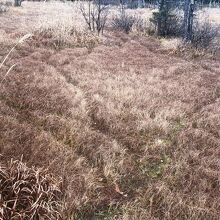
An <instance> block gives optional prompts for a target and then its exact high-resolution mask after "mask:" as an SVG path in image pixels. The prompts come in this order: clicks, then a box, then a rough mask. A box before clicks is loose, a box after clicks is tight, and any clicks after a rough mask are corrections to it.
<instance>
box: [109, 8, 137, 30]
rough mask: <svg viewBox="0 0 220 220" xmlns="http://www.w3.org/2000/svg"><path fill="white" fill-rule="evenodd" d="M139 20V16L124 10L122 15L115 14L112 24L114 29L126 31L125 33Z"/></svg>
mask: <svg viewBox="0 0 220 220" xmlns="http://www.w3.org/2000/svg"><path fill="white" fill-rule="evenodd" d="M137 20H138V19H137V17H135V16H133V15H129V14H126V13H125V12H124V11H123V12H121V13H120V15H118V16H115V17H114V18H113V19H112V26H113V28H114V29H117V30H121V31H124V32H125V33H129V32H130V31H131V29H132V27H133V25H134V24H135V22H136V21H137Z"/></svg>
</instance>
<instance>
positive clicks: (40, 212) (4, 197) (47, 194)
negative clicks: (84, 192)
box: [0, 160, 63, 220]
mask: <svg viewBox="0 0 220 220" xmlns="http://www.w3.org/2000/svg"><path fill="white" fill-rule="evenodd" d="M60 183H61V182H60V181H58V180H56V179H55V178H54V177H53V176H51V175H50V174H48V173H47V171H46V170H43V169H38V168H35V167H32V168H28V167H27V166H26V164H24V163H23V162H21V161H17V160H12V161H11V162H10V163H9V164H7V166H3V165H2V164H0V192H1V193H0V204H1V208H0V219H3V220H4V219H5V220H6V219H60V218H61V212H60V210H61V204H62V202H61V201H62V196H63V193H62V192H61V188H60V186H59V185H60Z"/></svg>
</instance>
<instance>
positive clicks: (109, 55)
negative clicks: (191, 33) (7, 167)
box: [0, 2, 220, 220]
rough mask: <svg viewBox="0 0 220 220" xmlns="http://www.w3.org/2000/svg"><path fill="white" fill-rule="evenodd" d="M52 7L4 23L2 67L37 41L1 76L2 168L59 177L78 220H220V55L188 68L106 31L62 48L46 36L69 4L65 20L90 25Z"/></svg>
mask: <svg viewBox="0 0 220 220" xmlns="http://www.w3.org/2000/svg"><path fill="white" fill-rule="evenodd" d="M56 4H59V6H60V7H57V6H56ZM51 5H52V4H51V3H33V2H32V3H31V2H24V6H23V8H19V9H13V10H10V11H9V12H8V13H6V14H2V15H1V17H0V19H2V21H3V22H1V24H0V26H1V32H0V36H1V37H0V46H1V49H0V56H1V58H2V59H3V57H4V56H5V55H6V54H7V52H8V50H9V49H10V48H11V46H13V45H14V43H15V42H16V41H17V40H18V39H19V38H20V37H21V36H23V35H24V34H26V33H29V32H34V33H35V34H34V36H33V37H32V38H31V39H29V40H28V41H26V42H24V43H23V44H22V45H19V46H18V47H17V48H16V50H14V51H13V53H12V54H11V56H10V57H9V59H8V60H7V62H6V63H5V65H4V66H3V68H2V69H1V70H0V81H1V85H0V154H1V155H2V157H1V159H2V161H4V162H7V161H9V160H10V158H16V159H19V158H21V156H22V155H23V160H24V161H25V162H27V163H28V164H29V165H35V166H39V167H46V168H48V169H49V170H50V171H51V172H52V173H54V174H55V175H57V176H61V177H63V178H64V186H65V191H66V202H67V207H68V208H67V211H69V213H66V214H67V215H69V216H72V218H73V219H143V220H144V219H218V218H219V215H220V213H219V210H220V209H219V208H220V207H219V204H220V201H219V198H220V193H219V192H220V182H219V181H220V180H219V170H220V160H219V154H220V139H219V136H220V58H219V57H216V56H208V55H207V56H203V57H197V58H194V59H189V60H188V59H185V58H183V57H182V56H180V55H177V54H176V53H175V52H174V51H173V49H170V48H166V47H164V46H163V45H162V44H161V41H160V40H158V39H155V38H153V37H149V36H148V37H147V36H137V35H135V34H132V33H131V34H129V35H127V34H124V33H121V32H116V31H111V30H108V31H107V32H105V33H104V36H102V37H101V39H98V38H97V37H96V36H91V35H89V34H88V35H86V34H81V35H80V37H82V36H83V40H82V39H81V38H80V41H79V40H77V41H75V42H77V43H76V44H69V42H70V41H71V39H72V38H70V39H69V38H68V36H67V38H68V44H65V43H63V44H60V42H58V43H59V44H58V46H61V47H58V46H57V39H56V40H55V41H54V39H53V38H52V37H51V35H48V34H44V32H40V31H39V30H42V27H45V26H47V27H48V25H49V26H50V25H51V22H52V23H53V22H54V19H55V18H54V17H51V16H49V14H50V13H52V14H53V15H54V16H55V15H56V14H57V15H58V14H60V13H61V11H63V9H62V7H65V10H66V12H69V14H68V13H66V17H65V16H64V14H62V15H63V16H62V19H63V20H62V19H61V16H60V17H58V16H57V20H59V22H60V21H62V22H64V23H66V22H67V21H69V23H68V24H70V21H71V22H72V21H73V20H75V21H77V22H76V24H74V28H76V26H77V24H78V28H82V27H83V24H82V23H80V22H82V20H81V19H79V18H78V14H75V15H74V14H72V11H71V9H72V8H71V7H70V6H69V5H65V4H64V3H54V4H53V5H55V6H54V9H53V10H49V9H51ZM55 8H56V9H57V11H55ZM216 10H219V9H216ZM212 16H213V19H216V18H215V16H214V13H212ZM55 17H56V16H55ZM59 18H60V19H59ZM77 19H78V20H77ZM218 19H219V18H218ZM218 19H216V21H217V20H218ZM55 20H56V19H55ZM79 24H80V25H79ZM62 30H63V29H59V31H60V32H58V33H62V37H63V36H64V35H63V33H65V31H62ZM65 30H66V29H65ZM57 31H58V29H57ZM76 36H78V35H74V37H76ZM65 42H66V41H65ZM80 42H81V43H82V42H83V43H82V44H80ZM61 43H62V42H61ZM79 45H80V47H79ZM13 64H16V65H15V66H14V68H13V69H12V70H11V71H10V73H9V74H7V75H5V74H6V72H7V70H8V69H9V68H10V67H11V66H12V65H13Z"/></svg>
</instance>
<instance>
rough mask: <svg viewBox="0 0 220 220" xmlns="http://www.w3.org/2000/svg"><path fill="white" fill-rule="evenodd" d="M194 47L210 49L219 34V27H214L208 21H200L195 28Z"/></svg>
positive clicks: (195, 24)
mask: <svg viewBox="0 0 220 220" xmlns="http://www.w3.org/2000/svg"><path fill="white" fill-rule="evenodd" d="M193 29H194V30H193V37H192V42H191V43H192V45H193V46H194V47H195V48H208V47H210V46H211V44H212V43H213V41H214V40H215V39H216V37H217V36H218V34H219V29H220V28H219V27H217V26H214V25H213V24H212V23H211V22H210V21H209V20H208V19H205V20H204V21H202V22H199V21H198V20H197V21H196V22H195V23H194V27H193Z"/></svg>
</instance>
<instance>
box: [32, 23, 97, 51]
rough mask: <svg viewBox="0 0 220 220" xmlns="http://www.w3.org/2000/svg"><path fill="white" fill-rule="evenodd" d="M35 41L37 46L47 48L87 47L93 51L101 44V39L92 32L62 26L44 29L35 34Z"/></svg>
mask: <svg viewBox="0 0 220 220" xmlns="http://www.w3.org/2000/svg"><path fill="white" fill-rule="evenodd" d="M33 39H34V40H35V44H36V46H38V47H39V46H46V47H51V48H53V49H63V48H68V47H87V48H89V49H91V48H94V47H95V46H96V45H97V44H98V42H99V38H98V37H97V36H96V35H95V34H93V33H91V32H88V31H78V30H76V29H75V28H73V27H71V28H67V27H66V28H65V27H61V26H54V27H50V28H42V29H40V30H38V31H36V32H35V34H34V38H33Z"/></svg>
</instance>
